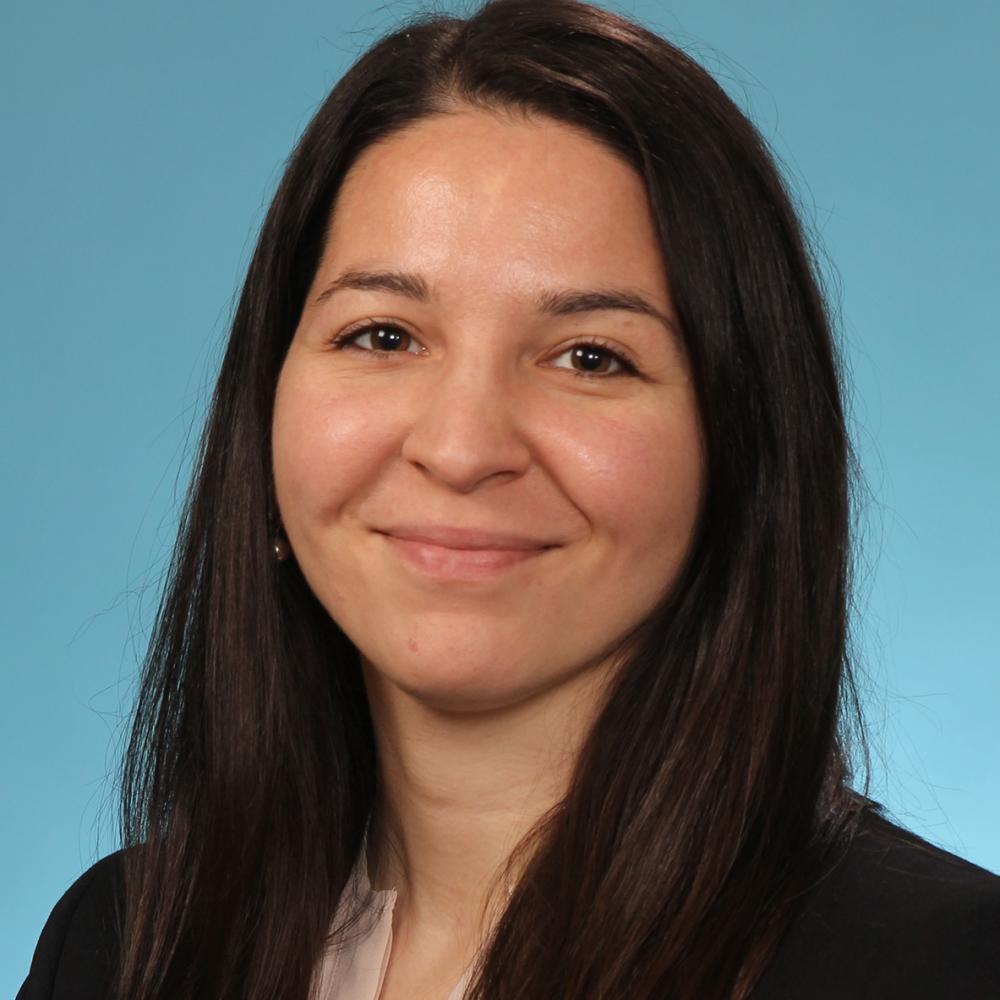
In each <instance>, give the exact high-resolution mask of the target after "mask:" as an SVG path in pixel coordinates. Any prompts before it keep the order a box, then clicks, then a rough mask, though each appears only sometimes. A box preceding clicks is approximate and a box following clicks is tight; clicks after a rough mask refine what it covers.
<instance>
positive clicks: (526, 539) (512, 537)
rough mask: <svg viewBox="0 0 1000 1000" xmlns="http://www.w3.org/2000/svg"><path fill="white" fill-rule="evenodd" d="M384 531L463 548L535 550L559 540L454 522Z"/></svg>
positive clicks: (406, 525) (404, 537)
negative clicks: (466, 526) (459, 525)
mask: <svg viewBox="0 0 1000 1000" xmlns="http://www.w3.org/2000/svg"><path fill="white" fill-rule="evenodd" d="M379 530H380V531H381V533H382V534H384V535H390V536H392V537H393V538H398V539H402V540H403V541H409V542H423V543H425V544H426V545H437V546H443V547H445V548H449V549H462V550H466V551H468V550H482V549H490V550H506V551H532V550H537V549H547V548H551V547H552V546H553V545H556V544H558V543H557V542H552V541H549V540H545V539H540V538H534V537H531V536H528V535H524V534H517V533H513V532H509V531H493V530H489V529H484V528H462V527H457V526H452V525H416V524H401V525H396V526H394V527H391V528H384V529H379Z"/></svg>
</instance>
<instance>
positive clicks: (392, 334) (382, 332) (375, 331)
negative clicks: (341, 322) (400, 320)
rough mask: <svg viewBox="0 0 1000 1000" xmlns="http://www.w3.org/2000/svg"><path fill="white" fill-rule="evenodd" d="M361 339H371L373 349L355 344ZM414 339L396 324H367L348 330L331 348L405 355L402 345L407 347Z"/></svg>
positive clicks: (335, 340) (334, 341)
mask: <svg viewBox="0 0 1000 1000" xmlns="http://www.w3.org/2000/svg"><path fill="white" fill-rule="evenodd" d="M360 337H371V338H372V341H371V343H372V344H373V346H372V347H359V346H358V345H357V344H356V343H355V342H356V341H357V340H358V338H360ZM412 340H413V338H412V337H411V336H410V335H409V334H408V333H407V332H406V331H405V330H404V329H403V328H402V327H400V326H396V324H395V323H366V324H365V325H364V326H362V327H355V328H354V329H353V330H347V331H345V332H344V333H342V334H341V335H340V336H339V337H336V338H335V339H334V340H333V341H331V346H332V347H333V348H334V349H335V350H338V351H343V350H356V351H365V352H367V353H369V354H403V353H406V352H405V350H403V351H400V350H398V348H399V346H400V344H402V345H403V347H404V349H405V347H406V346H407V345H408V344H409V343H410V342H411V341H412Z"/></svg>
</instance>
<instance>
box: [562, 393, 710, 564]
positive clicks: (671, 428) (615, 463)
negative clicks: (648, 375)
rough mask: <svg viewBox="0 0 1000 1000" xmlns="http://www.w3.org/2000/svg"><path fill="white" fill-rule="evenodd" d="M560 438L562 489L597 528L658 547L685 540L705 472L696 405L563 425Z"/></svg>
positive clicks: (618, 537) (621, 539) (637, 544)
mask: <svg viewBox="0 0 1000 1000" xmlns="http://www.w3.org/2000/svg"><path fill="white" fill-rule="evenodd" d="M560 438H561V440H562V442H563V457H564V466H565V474H566V477H567V492H568V493H569V495H570V496H576V497H578V498H579V503H580V505H581V507H582V508H583V511H584V513H585V514H586V515H587V517H588V519H590V520H591V522H592V523H593V524H594V526H595V528H596V529H599V530H601V531H602V532H603V533H604V534H606V535H608V536H610V537H612V538H614V539H615V540H616V541H618V542H620V543H622V544H623V545H626V546H628V545H629V544H631V545H632V546H634V547H637V548H645V547H647V546H655V547H656V548H657V549H658V550H659V552H660V553H661V554H662V552H663V548H664V546H666V547H669V548H670V549H675V548H676V547H677V545H678V543H680V544H686V542H687V537H688V535H689V534H690V531H691V529H692V528H693V525H694V521H695V519H696V517H697V511H698V507H699V504H700V499H701V491H702V476H703V462H702V452H701V443H700V438H699V432H698V423H697V419H696V416H695V411H694V408H693V406H688V405H685V406H675V407H671V408H669V409H664V410H658V411H655V412H641V413H637V414H632V415H630V417H629V418H628V419H614V418H610V417H603V418H602V419H601V420H595V421H592V422H589V423H588V424H586V425H566V426H565V427H564V428H563V429H562V434H561V435H560Z"/></svg>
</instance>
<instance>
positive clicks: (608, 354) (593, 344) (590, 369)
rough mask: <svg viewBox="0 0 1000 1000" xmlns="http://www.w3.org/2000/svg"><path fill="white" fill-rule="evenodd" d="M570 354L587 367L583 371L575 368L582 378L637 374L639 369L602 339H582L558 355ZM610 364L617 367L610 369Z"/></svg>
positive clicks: (574, 372) (574, 359) (575, 372)
mask: <svg viewBox="0 0 1000 1000" xmlns="http://www.w3.org/2000/svg"><path fill="white" fill-rule="evenodd" d="M567 354H568V355H570V357H571V359H572V361H573V363H579V364H582V365H584V366H586V367H584V369H583V370H582V371H581V370H579V369H576V368H574V369H573V374H574V375H578V376H579V377H581V378H614V377H616V376H618V375H637V374H638V370H637V369H636V367H635V365H633V364H632V362H631V361H629V359H628V358H626V357H625V355H624V354H622V353H621V352H620V351H616V350H614V349H613V348H611V347H609V346H608V345H607V344H605V343H604V342H603V341H600V340H581V341H578V342H577V343H575V344H573V345H572V347H569V348H568V349H567V350H565V351H563V352H562V354H559V355H558V357H560V358H561V357H563V356H564V355H567ZM609 365H617V366H618V367H617V369H612V370H611V371H608V366H609Z"/></svg>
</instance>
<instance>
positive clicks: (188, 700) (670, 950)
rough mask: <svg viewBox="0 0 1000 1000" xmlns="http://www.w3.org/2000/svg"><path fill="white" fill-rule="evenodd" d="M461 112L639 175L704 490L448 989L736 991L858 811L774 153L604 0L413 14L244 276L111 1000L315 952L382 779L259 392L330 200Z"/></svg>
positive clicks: (198, 471)
mask: <svg viewBox="0 0 1000 1000" xmlns="http://www.w3.org/2000/svg"><path fill="white" fill-rule="evenodd" d="M456 105H465V106H473V107H478V108H482V109H490V110H502V111H512V112H515V113H524V114H529V115H545V116H549V117H551V118H553V119H557V120H559V121H562V122H565V123H568V124H572V125H574V126H578V127H580V128H582V129H585V130H586V132H587V133H589V134H590V136H592V137H593V138H595V139H596V140H597V141H599V142H601V143H603V144H605V145H606V146H607V147H608V148H609V149H611V150H613V151H614V152H615V153H616V154H617V155H619V156H620V157H621V158H622V159H623V160H624V161H625V162H627V163H628V164H630V165H631V166H632V167H633V168H634V169H635V170H636V171H637V173H638V174H639V175H640V176H641V178H642V179H643V181H644V184H645V187H646V191H647V193H648V198H649V204H650V208H651V211H652V215H653V219H654V223H655V227H656V232H657V235H658V238H659V241H660V248H661V250H662V254H663V259H664V262H665V266H666V270H667V273H668V277H669V287H670V288H671V290H672V295H673V302H674V306H675V309H676V313H677V317H678V319H679V323H680V328H681V331H682V334H683V337H684V341H685V345H686V349H687V352H688V355H689V357H690V361H691V366H692V370H693V376H694V380H695V385H696V389H697V396H698V402H699V407H700V412H701V415H702V421H703V427H704V435H705V449H706V462H707V489H706V494H705V498H704V506H703V509H702V510H701V512H700V516H699V521H698V527H697V533H696V536H695V538H694V540H693V543H692V545H691V548H690V553H689V558H688V560H687V562H686V565H685V567H684V569H683V572H682V573H681V575H680V577H679V578H678V579H677V580H676V582H675V584H674V586H673V587H671V589H670V592H669V593H666V594H664V595H663V598H662V601H661V603H660V604H659V606H658V607H657V608H656V609H655V611H654V613H653V614H651V615H650V616H649V617H648V619H647V620H645V621H644V622H643V623H642V624H641V625H640V626H638V627H637V628H636V629H635V630H634V632H633V633H632V634H631V635H630V636H629V637H628V639H627V645H625V644H623V647H622V648H623V650H625V651H626V654H627V655H625V654H623V655H624V659H623V664H624V666H623V668H622V669H621V670H620V671H618V672H617V673H616V675H615V682H614V684H613V685H612V686H611V687H610V690H609V691H608V694H607V701H606V704H605V705H604V707H603V709H602V711H601V712H600V714H599V716H598V717H597V719H596V722H595V724H594V726H593V728H592V730H591V732H590V733H589V736H588V738H587V740H586V741H585V743H584V745H583V749H582V751H581V753H580V755H579V758H578V763H577V767H576V770H575V773H574V775H573V779H572V782H571V784H570V786H569V790H568V792H567V794H566V796H565V798H564V799H563V800H562V801H561V802H560V803H559V805H558V808H556V809H555V810H553V811H552V812H551V813H550V814H548V815H547V816H546V817H545V818H544V823H541V824H539V826H538V827H537V828H536V830H535V831H534V835H535V839H534V842H533V849H532V852H531V855H530V860H529V862H528V863H527V864H526V866H525V868H524V872H523V875H522V876H521V878H520V881H519V883H518V885H517V888H516V890H515V892H514V894H513V896H512V897H511V899H510V901H509V903H508V904H507V905H506V908H505V910H504V912H503V913H502V915H501V917H500V919H499V920H498V922H497V924H496V926H495V929H494V933H493V935H492V937H491V939H490V940H489V941H488V942H487V945H486V946H485V947H484V949H483V952H482V954H481V964H480V965H479V966H478V968H477V976H476V978H475V979H474V981H473V983H472V984H471V986H470V989H469V992H468V994H467V995H468V996H469V997H475V998H477V1000H486V998H489V1000H506V998H511V1000H513V998H515V997H516V998H518V1000H552V998H554V997H566V998H572V1000H586V998H594V1000H597V998H620V997H634V998H654V997H656V998H659V997H664V996H670V997H674V998H678V1000H681V998H698V1000H712V998H743V997H747V996H748V995H749V994H750V992H751V990H752V987H753V984H754V982H755V981H756V980H757V978H758V977H759V975H760V973H761V971H762V970H763V969H764V968H765V967H766V966H767V964H768V962H769V960H770V959H771V957H772V956H773V954H774V950H775V947H776V944H777V942H778V941H779V939H780V937H781V935H782V933H783V932H784V930H785V929H786V927H787V926H788V924H789V921H790V920H791V919H792V918H793V916H794V914H795V911H796V906H797V905H798V903H799V901H800V899H801V896H802V893H803V892H804V891H805V890H806V889H807V888H808V887H809V886H810V884H811V883H812V881H814V880H815V879H816V877H817V873H818V872H819V871H820V868H821V865H823V864H824V863H825V859H827V858H828V857H830V856H831V852H832V851H834V850H835V849H837V848H838V847H841V846H843V845H844V844H845V843H846V838H847V837H849V836H850V834H851V832H852V830H854V829H855V828H856V825H857V817H858V816H859V815H860V811H861V810H863V809H864V808H866V807H868V806H870V800H868V799H867V795H866V794H860V793H858V792H856V791H854V790H852V782H853V778H854V772H853V766H855V765H856V754H855V751H856V749H857V748H859V747H860V749H861V751H862V758H863V760H864V764H865V767H864V771H865V784H864V789H865V793H867V789H868V780H869V778H868V750H867V745H866V743H865V740H864V729H863V726H862V719H861V713H860V706H859V698H858V693H857V690H856V685H855V681H854V679H853V675H852V673H851V664H850V659H849V649H850V643H849V641H848V639H849V629H848V610H849V607H850V595H851V569H852V549H851V544H850V539H851V533H850V528H851V522H852V516H851V514H852V506H851V498H852V483H853V482H855V480H856V462H855V460H854V458H853V454H852V451H851V447H850V442H849V438H848V435H847V432H846V424H845V417H844V412H843V404H842V391H843V385H842V374H841V369H840V364H839V361H838V358H837V353H836V350H835V344H834V340H833V336H832V333H831V329H830V320H829V317H828V312H827V305H826V303H825V301H824V294H823V287H822V283H821V279H820V270H819V267H818V266H817V263H816V259H815V257H814V254H813V251H812V250H811V249H810V247H809V242H808V241H807V240H806V238H805V237H804V234H803V229H802V225H801V223H800V221H799V219H798V217H797V213H796V210H795V207H794V204H793V201H792V199H791V197H790V195H789V193H788V190H787V189H786V186H785V183H784V181H783V180H782V178H781V176H780V173H779V171H778V169H777V168H776V166H775V162H774V158H773V156H772V154H771V153H770V151H769V149H768V147H767V144H766V142H765V141H764V140H763V138H762V137H761V136H760V134H759V133H758V132H757V130H756V129H755V128H754V127H753V125H752V124H751V123H750V122H749V121H748V119H747V117H745V116H744V114H743V113H741V111H740V110H739V109H738V108H737V107H736V105H735V104H734V103H733V102H732V101H731V100H730V99H729V98H728V97H727V96H726V94H725V93H724V91H723V90H722V89H721V88H720V86H719V85H718V84H717V83H716V82H715V81H714V80H713V79H712V77H711V76H710V74H709V73H707V72H706V71H705V70H704V69H703V68H702V67H700V66H699V65H698V64H697V63H695V62H694V61H692V59H691V58H689V57H688V56H686V55H685V54H684V53H683V52H682V51H681V50H680V49H679V48H677V47H675V46H674V45H672V44H670V43H669V42H667V41H665V40H664V39H663V38H661V37H659V36H658V35H657V34H655V33H653V32H652V31H650V30H648V29H646V28H645V27H643V26H641V25H639V24H637V23H634V22H633V21H630V20H628V19H626V18H624V17H622V16H619V15H617V14H614V13H611V12H609V11H606V10H603V9H601V8H599V7H595V6H591V5H588V4H585V3H579V2H575V0H487V2H485V3H481V4H479V5H477V7H476V9H475V10H473V11H472V12H471V16H468V17H467V18H457V17H453V16H447V15H444V14H441V13H437V12H433V13H429V12H427V11H424V12H422V13H418V14H417V15H416V16H412V17H410V18H409V19H408V20H407V21H406V23H404V24H403V25H402V26H401V27H399V28H398V30H395V31H393V32H392V33H391V34H389V35H387V36H386V37H384V38H382V39H381V40H379V41H378V42H377V43H376V44H375V45H373V46H372V47H371V48H370V49H369V50H368V51H367V52H365V53H364V54H363V55H362V56H361V57H360V58H359V59H358V60H357V61H356V62H355V64H354V65H353V66H352V67H351V69H350V70H349V71H348V72H347V74H346V75H345V76H344V77H343V78H342V79H341V80H340V81H339V82H338V83H337V85H336V86H335V87H334V89H333V91H332V92H331V93H330V95H329V96H328V97H327V99H326V100H325V102H324V103H323V104H322V106H321V107H320V109H319V111H318V112H317V113H316V115H315V117H314V118H313V119H312V121H311V122H310V123H309V125H308V127H307V128H306V130H305V132H304V134H303V135H302V137H301V139H300V141H299V142H298V144H297V146H296V148H295V150H294V152H293V154H292V156H291V157H290V159H289V162H288V165H287V169H286V170H285V173H284V176H283V178H282V180H281V183H280V186H279V188H278V190H277V193H276V195H275V197H274V200H273V202H272V204H271V206H270V209H269V211H268V214H267V217H266V220H265V222H264V224H263V227H262V230H261V233H260V237H259V241H258V243H257V246H256V250H255V252H254V255H253V258H252V260H251V262H250V266H249V270H248V273H247V276H246V281H245V284H244V286H243V289H242V294H241V296H240V299H239V304H238V307H237V309H236V312H235V316H234V320H233V324H232V330H231V334H230V337H229V341H228V346H227V349H226V352H225V356H224V359H223V362H222V366H221V371H220V374H219V378H218V382H217V385H216V388H215V392H214V396H213V398H212V402H211V406H210V411H209V415H208V419H207V423H206V426H205V429H204V433H203V436H202V439H201V443H200V447H199V451H198V455H197V461H196V464H195V473H194V476H193V480H192V483H191V486H190V490H189V494H188V497H187V500H186V503H185V507H184V511H183V514H182V518H181V524H180V530H179V535H178V539H177V544H176V549H175V552H174V556H173V560H172V563H171V570H170V574H169V577H168V581H167V586H166V588H165V591H164V596H163V599H162V602H161V605H160V608H159V611H158V617H157V622H156V627H155V629H154V633H153V637H152V641H151V644H150V647H149V651H148V655H147V658H146V660H145V663H144V666H143V671H142V675H141V681H140V688H139V693H138V697H137V704H136V710H135V716H134V722H133V727H132V731H131V735H130V740H129V744H128V748H127V752H126V755H125V757H124V762H123V771H122V842H123V845H124V846H125V848H126V851H125V859H126V870H125V871H126V881H125V885H126V887H127V893H126V895H127V909H126V911H125V913H124V926H123V928H122V939H121V940H122V950H121V961H120V967H119V976H118V981H117V990H118V995H119V997H120V1000H185V998H196V997H197V998H201V1000H204V998H212V1000H237V998H239V1000H275V998H283V1000H284V998H287V1000H306V997H307V995H308V993H309V989H310V983H311V979H312V976H313V972H314V969H315V968H316V965H317V962H318V960H319V958H320V956H321V954H322V950H323V948H324V946H325V944H326V943H327V942H328V941H329V940H332V939H331V938H329V937H328V935H329V933H330V931H331V926H330V925H331V920H332V916H333V914H334V911H335V909H336V904H337V901H338V898H339V897H340V894H341V891H342V890H343V889H344V887H345V884H346V882H347V879H348V876H349V874H350V871H351V869H352V866H353V864H354V862H355V859H356V857H357V854H358V850H359V847H360V844H361V837H362V835H363V832H364V828H365V822H366V819H367V817H368V816H369V813H370V811H371V809H372V807H373V803H374V801H375V792H376V782H377V777H378V774H377V758H376V749H375V740H374V731H373V727H372V722H371V716H370V714H369V709H368V703H367V699H366V694H365V688H364V685H363V683H362V678H361V672H360V667H359V664H358V658H357V651H356V649H355V647H354V646H353V644H352V643H351V642H350V641H349V640H348V639H347V637H346V636H345V635H344V633H343V632H342V631H341V630H340V628H339V627H338V625H337V623H336V622H335V621H333V620H332V619H331V618H330V616H329V615H328V614H327V613H326V611H325V610H324V609H323V607H322V606H321V605H320V603H319V602H318V600H317V599H316V598H315V596H314V595H313V594H312V592H311V591H310V589H309V587H308V586H307V584H306V582H305V580H304V578H303V577H302V574H301V573H300V571H299V570H298V568H297V567H296V565H295V562H294V560H289V561H288V562H286V563H278V562H276V561H275V560H274V559H273V557H272V553H271V538H272V535H273V532H274V529H275V526H276V524H277V510H276V503H275V493H274V485H273V479H272V464H271V441H270V427H271V415H272V407H273V401H274V394H275V385H276V381H277V377H278V373H279V370H280V368H281V365H282V362H283V360H284V356H285V353H286V350H287V348H288V345H289V342H290V339H291V336H292V333H293V331H294V330H295V327H296V325H297V322H298V318H299V314H300V311H301V308H302V305H303V301H304V298H305V295H306V292H307V289H308V287H309V285H310V282H311V280H312V278H313V275H314V273H315V270H316V267H317V264H318V261H319V259H320V255H321V252H322V250H323V240H324V233H325V228H326V224H327V221H328V217H329V213H330V211H331V206H332V204H333V200H334V196H335V195H336V192H337V190H338V188H339V185H340V184H341V182H342V180H343V178H344V175H345V172H346V171H347V170H348V169H349V167H350V166H351V164H352V163H353V162H354V161H355V159H356V158H357V157H358V155H359V153H361V152H362V151H363V150H364V149H365V148H366V147H368V146H369V145H371V144H372V143H374V142H377V141H380V140H384V139H385V138H387V137H388V136H391V135H393V134H394V133H396V132H398V131H399V130H400V129H403V128H406V127H407V126H411V125H413V124H414V123H415V122H418V121H420V120H421V119H425V118H427V117H429V116H432V115H439V114H447V113H448V111H449V109H451V108H454V107H455V106H456Z"/></svg>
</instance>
